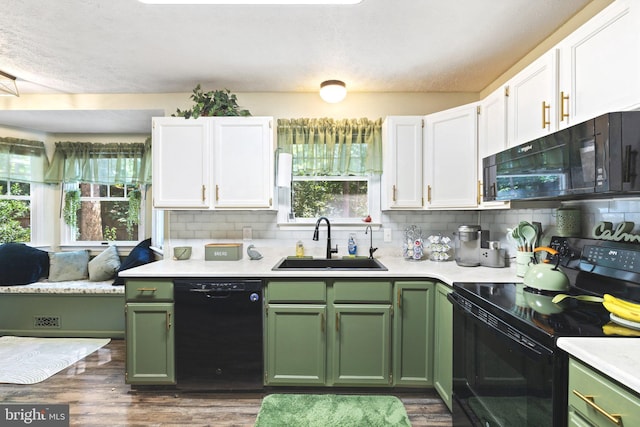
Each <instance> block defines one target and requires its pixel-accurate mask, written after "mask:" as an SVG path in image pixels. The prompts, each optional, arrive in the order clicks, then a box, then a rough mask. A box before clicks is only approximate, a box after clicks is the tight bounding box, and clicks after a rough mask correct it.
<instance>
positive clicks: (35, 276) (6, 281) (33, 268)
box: [0, 243, 49, 286]
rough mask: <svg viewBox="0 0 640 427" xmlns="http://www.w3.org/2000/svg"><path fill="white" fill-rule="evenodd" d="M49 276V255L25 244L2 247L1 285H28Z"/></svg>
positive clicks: (0, 260)
mask: <svg viewBox="0 0 640 427" xmlns="http://www.w3.org/2000/svg"><path fill="white" fill-rule="evenodd" d="M48 275H49V254H48V253H47V252H46V251H41V250H40V249H37V248H32V247H31V246H27V245H25V244H24V243H4V244H2V245H0V285H3V286H11V285H27V284H29V283H33V282H37V281H38V280H40V279H41V278H43V277H47V276H48Z"/></svg>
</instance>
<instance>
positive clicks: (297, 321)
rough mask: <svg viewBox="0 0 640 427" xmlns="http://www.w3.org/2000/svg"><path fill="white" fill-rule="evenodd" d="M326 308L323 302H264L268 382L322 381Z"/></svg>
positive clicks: (296, 382) (281, 383)
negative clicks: (267, 303)
mask: <svg viewBox="0 0 640 427" xmlns="http://www.w3.org/2000/svg"><path fill="white" fill-rule="evenodd" d="M326 310H327V308H326V305H324V304H269V305H268V306H267V310H266V315H267V317H266V319H267V329H266V331H267V333H266V351H265V382H266V384H267V385H324V384H325V381H326V374H325V372H326V365H327V363H326V338H325V336H326Z"/></svg>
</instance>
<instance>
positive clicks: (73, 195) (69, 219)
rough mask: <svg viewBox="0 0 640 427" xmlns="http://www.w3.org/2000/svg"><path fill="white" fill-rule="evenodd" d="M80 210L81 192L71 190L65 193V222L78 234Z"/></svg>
mask: <svg viewBox="0 0 640 427" xmlns="http://www.w3.org/2000/svg"><path fill="white" fill-rule="evenodd" d="M79 210H80V191H79V190H69V191H66V192H65V193H64V208H63V210H62V217H63V218H64V222H65V223H66V224H67V225H68V226H69V227H71V228H73V229H74V230H75V231H76V233H77V232H78V211H79Z"/></svg>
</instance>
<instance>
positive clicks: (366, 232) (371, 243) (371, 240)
mask: <svg viewBox="0 0 640 427" xmlns="http://www.w3.org/2000/svg"><path fill="white" fill-rule="evenodd" d="M364 234H369V259H373V253H374V252H375V251H377V250H378V248H374V247H373V231H372V230H371V226H370V225H367V228H365V229H364Z"/></svg>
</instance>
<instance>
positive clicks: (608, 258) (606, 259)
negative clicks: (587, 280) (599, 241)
mask: <svg viewBox="0 0 640 427" xmlns="http://www.w3.org/2000/svg"><path fill="white" fill-rule="evenodd" d="M580 261H581V264H584V267H585V268H584V269H585V270H587V271H588V270H589V267H594V268H595V267H602V268H612V269H616V270H623V271H630V272H634V273H640V250H631V249H621V248H616V247H609V246H592V245H587V246H585V247H584V249H583V250H582V257H581V260H580Z"/></svg>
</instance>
